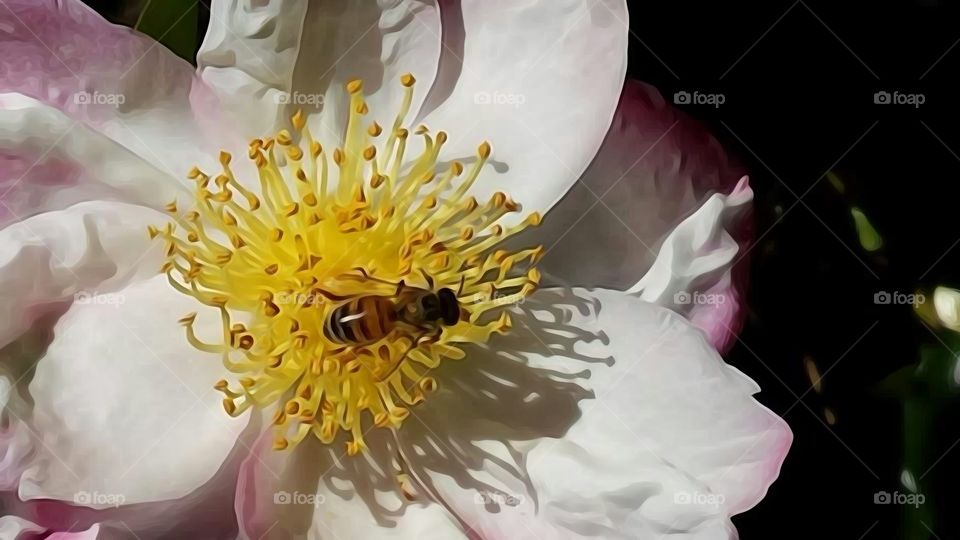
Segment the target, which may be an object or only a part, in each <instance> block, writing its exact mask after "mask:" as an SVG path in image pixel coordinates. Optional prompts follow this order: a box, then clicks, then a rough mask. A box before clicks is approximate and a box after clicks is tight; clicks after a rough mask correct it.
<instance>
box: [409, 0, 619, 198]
mask: <svg viewBox="0 0 960 540" xmlns="http://www.w3.org/2000/svg"><path fill="white" fill-rule="evenodd" d="M444 10H445V11H444V16H443V32H444V34H443V37H444V48H443V56H442V58H441V61H440V65H441V69H440V72H439V73H438V75H437V82H436V83H435V84H434V86H433V88H431V90H430V95H429V96H428V98H427V102H426V103H425V104H424V114H422V115H421V117H422V119H423V122H424V123H426V124H427V125H428V126H429V127H430V128H431V129H434V130H444V131H446V132H447V133H449V134H450V140H449V141H448V143H447V145H446V146H445V149H444V151H443V153H442V154H441V157H443V158H444V159H447V160H452V159H462V160H470V161H472V160H473V158H474V156H475V155H476V148H477V146H478V145H479V144H480V143H481V142H482V141H484V140H488V141H489V142H490V144H491V145H492V148H493V152H492V154H491V158H490V162H488V166H487V167H486V170H485V171H484V173H483V174H482V175H481V177H480V180H479V181H478V184H477V189H476V195H477V197H478V198H480V199H481V200H486V199H487V198H488V197H489V196H490V195H492V194H493V193H494V192H496V191H506V192H507V193H509V194H510V195H511V196H512V197H513V198H514V199H515V200H516V201H517V202H519V203H521V204H523V205H524V208H525V209H526V210H527V211H534V210H536V211H540V212H544V211H546V210H547V209H548V208H550V207H551V206H552V205H553V204H554V203H555V202H556V201H558V200H559V199H560V198H561V197H562V196H563V194H564V193H565V192H566V191H567V190H568V189H569V188H570V186H572V185H573V183H574V182H575V181H576V180H577V178H579V177H580V175H581V173H583V171H584V169H585V168H586V166H587V164H588V163H589V162H590V160H592V159H593V157H594V155H595V154H596V152H597V150H598V149H599V147H600V143H601V142H602V141H603V137H604V135H605V134H606V132H607V129H608V128H609V126H610V121H611V119H612V118H613V113H614V110H615V109H616V106H617V100H618V98H619V96H620V91H621V88H622V86H623V80H624V74H625V73H626V62H627V33H628V26H627V8H626V5H625V4H624V2H623V1H622V0H601V1H592V0H537V1H529V2H522V3H518V2H515V1H512V0H496V1H494V0H490V1H483V2H460V3H450V4H449V5H448V4H445V5H444ZM511 217H513V216H512V215H511Z"/></svg>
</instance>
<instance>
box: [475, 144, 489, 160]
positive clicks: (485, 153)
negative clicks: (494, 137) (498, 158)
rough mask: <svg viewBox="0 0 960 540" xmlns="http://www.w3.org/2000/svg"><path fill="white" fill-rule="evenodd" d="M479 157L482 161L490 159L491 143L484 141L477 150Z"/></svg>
mask: <svg viewBox="0 0 960 540" xmlns="http://www.w3.org/2000/svg"><path fill="white" fill-rule="evenodd" d="M477 155H478V156H480V158H481V159H487V158H488V157H490V143H488V142H486V141H484V142H483V143H482V144H481V145H480V146H479V147H478V148H477Z"/></svg>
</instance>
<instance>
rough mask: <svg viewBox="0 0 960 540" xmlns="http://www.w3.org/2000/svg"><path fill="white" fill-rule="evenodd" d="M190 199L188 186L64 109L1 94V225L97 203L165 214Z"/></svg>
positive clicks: (18, 96)
mask: <svg viewBox="0 0 960 540" xmlns="http://www.w3.org/2000/svg"><path fill="white" fill-rule="evenodd" d="M187 193H188V192H187V191H186V190H185V183H180V182H178V181H177V180H176V179H175V178H174V177H172V176H171V175H169V174H167V173H166V172H165V171H162V170H160V169H157V168H156V167H155V166H153V165H151V164H150V163H149V162H147V161H145V160H144V159H142V158H141V157H139V156H137V155H136V154H134V153H132V152H130V151H129V150H127V149H125V148H124V147H123V146H121V145H120V144H118V143H116V142H114V141H112V140H110V139H109V138H107V137H105V136H104V135H102V134H101V133H98V132H96V131H94V130H93V129H91V128H89V127H87V126H86V125H84V124H83V123H80V122H78V121H76V120H74V119H72V118H70V117H68V116H66V115H65V114H64V113H62V112H61V111H58V110H57V109H55V108H53V107H49V106H47V105H44V104H42V103H40V102H38V101H37V100H35V99H33V98H30V97H27V96H24V95H22V94H0V226H3V225H6V224H7V223H9V222H11V221H16V220H20V219H23V218H26V217H30V216H33V215H35V214H38V213H40V212H45V211H49V210H61V209H63V208H66V207H67V206H69V205H71V204H74V203H77V202H81V201H89V200H95V199H113V200H121V201H126V202H131V203H136V204H144V205H147V206H151V207H153V208H163V206H164V204H166V203H169V202H170V201H171V200H173V199H175V198H176V197H177V196H178V195H180V196H183V195H184V194H187Z"/></svg>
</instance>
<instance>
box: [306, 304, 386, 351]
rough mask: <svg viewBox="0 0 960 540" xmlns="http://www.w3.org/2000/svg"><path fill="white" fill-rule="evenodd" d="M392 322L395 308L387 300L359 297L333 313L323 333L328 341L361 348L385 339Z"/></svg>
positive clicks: (325, 324)
mask: <svg viewBox="0 0 960 540" xmlns="http://www.w3.org/2000/svg"><path fill="white" fill-rule="evenodd" d="M395 320H396V313H395V307H394V304H393V302H391V301H390V299H389V298H386V297H382V296H362V297H360V298H355V299H353V300H351V301H349V302H347V303H346V304H343V305H342V306H339V307H338V308H336V309H334V310H333V312H332V313H331V314H330V316H329V317H328V318H327V320H326V322H325V323H324V328H323V332H324V334H325V335H326V336H327V338H328V339H330V340H331V341H334V342H337V343H343V344H357V345H361V344H366V343H371V342H374V341H377V340H378V339H380V338H382V337H384V336H386V335H387V334H388V333H389V332H390V330H392V329H393V327H394V321H395Z"/></svg>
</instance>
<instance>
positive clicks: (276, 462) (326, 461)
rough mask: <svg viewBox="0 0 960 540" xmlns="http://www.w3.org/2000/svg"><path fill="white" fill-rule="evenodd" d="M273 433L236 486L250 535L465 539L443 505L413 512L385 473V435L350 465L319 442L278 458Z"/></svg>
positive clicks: (241, 517) (372, 434)
mask: <svg viewBox="0 0 960 540" xmlns="http://www.w3.org/2000/svg"><path fill="white" fill-rule="evenodd" d="M270 435H271V434H270V433H267V434H265V436H264V437H262V439H261V441H260V442H259V444H257V445H256V446H255V447H254V449H253V450H252V452H251V454H250V456H249V457H248V458H247V460H246V462H245V463H244V465H243V467H242V468H241V474H240V481H239V483H238V484H237V518H238V519H239V521H240V531H241V532H242V533H243V534H244V535H245V536H246V537H249V538H262V539H264V540H272V539H277V540H281V539H286V538H298V537H304V536H308V537H310V538H425V539H438V540H439V539H447V538H462V537H463V530H462V529H461V527H460V526H459V524H458V523H456V522H455V521H454V520H453V518H452V516H451V515H450V514H449V513H448V512H447V511H446V510H445V509H444V508H443V507H441V506H440V505H437V504H422V505H413V506H410V505H408V504H407V502H406V501H404V500H403V499H402V498H401V497H400V495H399V493H398V492H397V490H396V484H395V483H394V479H393V478H392V477H389V475H385V474H384V472H385V470H386V471H388V470H389V469H388V468H387V469H384V467H387V466H388V464H389V462H390V460H391V456H389V455H386V454H382V453H380V452H377V451H376V449H379V448H382V446H381V444H382V443H384V442H385V438H384V437H383V436H382V435H383V434H382V433H378V432H370V434H369V436H370V440H371V441H372V442H373V441H375V442H373V446H374V449H375V450H374V452H371V458H370V460H369V461H367V460H365V459H363V458H358V459H345V458H344V456H343V455H342V453H340V452H337V451H335V450H334V449H333V448H332V447H329V446H324V445H322V444H319V443H318V442H317V441H315V440H313V439H308V440H307V441H305V442H303V443H301V445H300V446H298V447H297V448H296V449H295V450H294V451H293V452H278V451H276V450H273V448H272V438H271V437H270ZM378 443H381V444H378ZM374 453H376V455H373V454H374ZM371 477H375V478H376V479H378V480H380V481H381V482H375V481H372V479H371ZM384 481H385V483H384Z"/></svg>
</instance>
